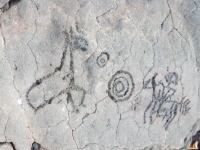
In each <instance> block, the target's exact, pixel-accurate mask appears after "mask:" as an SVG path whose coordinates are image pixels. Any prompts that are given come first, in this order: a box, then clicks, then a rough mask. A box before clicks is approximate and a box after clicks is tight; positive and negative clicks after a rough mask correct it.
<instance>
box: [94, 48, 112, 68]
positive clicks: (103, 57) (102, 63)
mask: <svg viewBox="0 0 200 150" xmlns="http://www.w3.org/2000/svg"><path fill="white" fill-rule="evenodd" d="M108 60H109V54H108V53H106V52H103V53H101V54H100V55H99V56H98V57H97V64H98V66H99V67H100V68H103V67H104V66H105V65H106V63H107V61H108Z"/></svg>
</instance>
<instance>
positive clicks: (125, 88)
mask: <svg viewBox="0 0 200 150" xmlns="http://www.w3.org/2000/svg"><path fill="white" fill-rule="evenodd" d="M134 87H135V85H134V82H133V77H132V75H131V74H130V73H129V72H127V71H123V70H120V71H117V72H116V73H115V74H114V75H113V76H112V78H111V79H110V81H109V82H108V95H109V97H110V98H111V99H112V100H114V101H116V102H117V101H125V100H128V99H129V98H130V97H131V95H132V92H133V90H134Z"/></svg>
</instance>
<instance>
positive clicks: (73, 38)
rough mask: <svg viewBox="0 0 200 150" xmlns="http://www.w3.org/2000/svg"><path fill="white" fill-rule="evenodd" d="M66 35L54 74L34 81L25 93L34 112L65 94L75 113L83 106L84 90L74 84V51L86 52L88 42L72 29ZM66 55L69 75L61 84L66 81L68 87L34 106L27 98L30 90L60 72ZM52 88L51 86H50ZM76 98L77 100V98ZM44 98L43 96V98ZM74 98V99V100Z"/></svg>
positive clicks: (65, 76)
mask: <svg viewBox="0 0 200 150" xmlns="http://www.w3.org/2000/svg"><path fill="white" fill-rule="evenodd" d="M76 30H77V26H76ZM64 33H65V35H66V39H65V49H64V52H63V55H62V58H61V63H60V66H59V67H56V68H55V70H54V72H52V73H50V74H48V75H46V76H44V77H42V78H40V79H38V80H36V82H35V83H33V84H32V85H31V87H30V88H29V89H28V91H27V93H26V99H27V102H28V104H29V106H30V107H31V108H33V109H34V110H35V111H38V110H39V109H41V108H43V107H44V106H46V105H47V104H51V103H52V101H53V100H54V99H55V98H57V97H58V96H60V95H62V94H64V93H66V94H67V101H68V102H72V104H73V107H74V108H75V111H76V112H77V111H78V109H77V107H78V106H81V105H82V104H83V101H84V99H85V94H86V91H85V90H84V88H83V87H80V86H79V85H76V84H75V76H74V51H75V50H82V51H83V52H84V51H86V50H87V47H88V42H87V40H86V39H85V38H84V37H83V35H82V33H81V32H80V31H79V30H78V31H77V32H76V33H74V30H73V29H72V27H71V28H70V31H69V32H66V31H65V32H64ZM67 52H68V54H69V55H70V62H69V63H70V64H69V70H70V71H69V73H67V74H66V75H64V77H63V78H62V79H63V82H65V80H68V82H69V84H68V87H66V88H65V89H63V90H61V91H60V92H58V93H57V94H55V95H53V96H52V97H51V98H49V99H47V100H46V99H43V101H42V103H41V104H40V105H38V106H34V105H33V103H32V101H31V99H30V98H29V94H30V92H31V91H32V90H34V89H35V88H38V86H40V85H42V83H43V82H44V81H46V80H48V79H49V78H51V77H53V76H55V75H56V74H57V73H58V72H62V69H63V66H64V63H66V61H65V60H66V55H67ZM52 86H53V85H52ZM77 96H78V97H79V98H77ZM44 97H45V96H44ZM75 97H76V98H75Z"/></svg>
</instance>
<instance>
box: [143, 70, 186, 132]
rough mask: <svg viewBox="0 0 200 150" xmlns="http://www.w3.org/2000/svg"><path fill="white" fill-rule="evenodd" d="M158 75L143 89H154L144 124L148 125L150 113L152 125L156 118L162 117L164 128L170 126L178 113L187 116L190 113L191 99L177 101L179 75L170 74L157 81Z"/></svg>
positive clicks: (183, 98) (147, 82)
mask: <svg viewBox="0 0 200 150" xmlns="http://www.w3.org/2000/svg"><path fill="white" fill-rule="evenodd" d="M157 75H158V73H155V74H154V76H153V77H152V78H150V79H149V80H147V81H146V82H145V83H144V86H143V89H152V97H151V101H150V103H149V105H148V106H147V108H146V109H145V111H144V123H146V119H147V112H150V113H149V115H148V117H149V118H150V124H153V122H154V121H155V119H156V118H159V117H162V118H163V120H165V124H164V127H165V129H167V128H168V126H169V124H170V123H171V122H172V121H173V119H174V118H175V117H176V115H177V111H178V108H179V111H180V112H181V114H183V115H185V114H186V113H187V112H188V111H189V109H190V108H189V106H188V105H189V103H190V101H189V99H186V98H185V97H182V98H181V101H180V102H178V101H176V100H175V97H174V94H175V92H176V85H177V84H178V75H177V73H176V72H170V73H168V74H166V75H165V77H164V80H159V81H157V80H156V77H157Z"/></svg>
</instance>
